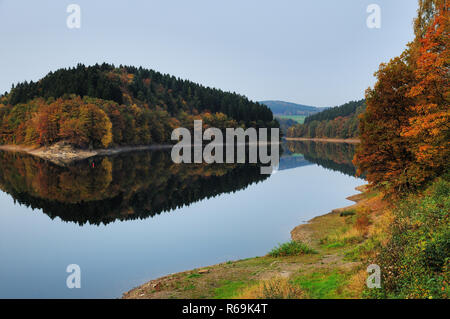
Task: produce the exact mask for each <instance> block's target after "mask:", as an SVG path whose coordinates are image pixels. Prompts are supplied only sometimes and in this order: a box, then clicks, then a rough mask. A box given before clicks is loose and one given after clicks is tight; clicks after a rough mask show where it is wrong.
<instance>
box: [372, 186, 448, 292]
mask: <svg viewBox="0 0 450 319" xmlns="http://www.w3.org/2000/svg"><path fill="white" fill-rule="evenodd" d="M449 192H450V182H449V180H448V179H446V178H440V179H438V180H437V181H435V182H434V183H433V184H432V185H431V186H430V187H429V188H428V189H427V190H426V191H425V192H424V193H423V194H422V195H417V194H411V195H410V196H408V197H407V198H405V199H403V200H401V201H400V202H399V203H398V204H397V207H396V209H395V221H394V223H393V225H392V230H391V231H392V235H391V238H390V240H389V242H388V243H387V245H386V246H384V247H382V248H381V249H380V253H379V255H378V256H377V257H376V258H375V260H373V261H369V262H371V263H375V264H378V265H379V266H380V267H381V274H382V289H381V290H375V289H367V291H366V293H365V294H366V296H368V297H371V298H448V297H449V287H448V282H449V280H450V273H449V256H450V220H449V212H450V197H449V196H448V195H449Z"/></svg>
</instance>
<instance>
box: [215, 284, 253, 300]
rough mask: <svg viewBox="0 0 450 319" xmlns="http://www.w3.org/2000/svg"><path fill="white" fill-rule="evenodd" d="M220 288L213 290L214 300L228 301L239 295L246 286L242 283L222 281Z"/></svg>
mask: <svg viewBox="0 0 450 319" xmlns="http://www.w3.org/2000/svg"><path fill="white" fill-rule="evenodd" d="M220 284H221V286H220V287H218V288H216V289H215V290H214V298H215V299H229V298H232V297H234V296H236V295H238V294H239V292H240V291H241V290H242V289H243V288H245V287H247V286H248V283H245V282H244V281H231V280H223V281H222V282H221V283H220Z"/></svg>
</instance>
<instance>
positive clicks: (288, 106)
mask: <svg viewBox="0 0 450 319" xmlns="http://www.w3.org/2000/svg"><path fill="white" fill-rule="evenodd" d="M260 103H261V104H264V105H267V106H268V107H269V108H270V109H271V110H272V112H273V114H276V115H311V114H315V113H317V112H320V111H322V110H324V108H319V107H315V106H309V105H302V104H296V103H290V102H284V101H261V102H260Z"/></svg>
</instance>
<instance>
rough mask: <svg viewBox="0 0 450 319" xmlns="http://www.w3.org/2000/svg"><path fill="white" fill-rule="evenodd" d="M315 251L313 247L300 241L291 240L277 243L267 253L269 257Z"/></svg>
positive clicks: (312, 252)
mask: <svg viewBox="0 0 450 319" xmlns="http://www.w3.org/2000/svg"><path fill="white" fill-rule="evenodd" d="M315 253H317V252H316V251H315V250H314V249H312V248H311V247H309V246H308V245H306V244H304V243H302V242H301V241H293V240H292V241H290V242H287V243H284V244H280V245H278V247H276V248H274V249H272V250H271V251H270V252H269V254H268V255H269V256H271V257H286V256H298V255H304V254H315Z"/></svg>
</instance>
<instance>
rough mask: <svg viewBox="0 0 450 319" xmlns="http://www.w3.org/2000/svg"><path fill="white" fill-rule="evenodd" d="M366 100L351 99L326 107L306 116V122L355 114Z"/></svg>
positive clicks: (328, 119)
mask: <svg viewBox="0 0 450 319" xmlns="http://www.w3.org/2000/svg"><path fill="white" fill-rule="evenodd" d="M364 101H365V100H364V99H363V100H359V101H351V102H348V103H345V104H343V105H340V106H335V107H332V108H329V109H326V110H324V111H322V112H320V113H317V114H314V115H310V116H308V117H307V118H305V123H310V122H312V121H330V120H334V119H335V118H337V117H339V116H342V117H346V116H349V115H353V114H354V113H355V112H356V110H357V109H358V108H359V107H360V106H361V105H362V104H364Z"/></svg>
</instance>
